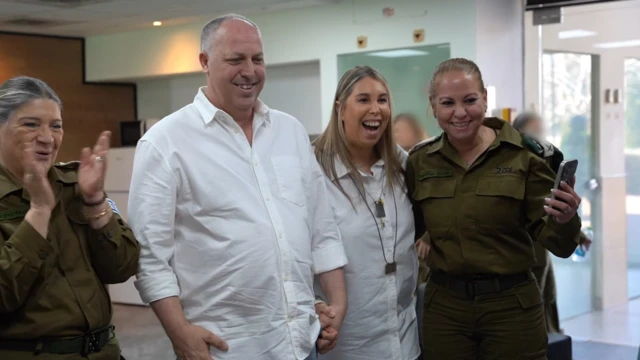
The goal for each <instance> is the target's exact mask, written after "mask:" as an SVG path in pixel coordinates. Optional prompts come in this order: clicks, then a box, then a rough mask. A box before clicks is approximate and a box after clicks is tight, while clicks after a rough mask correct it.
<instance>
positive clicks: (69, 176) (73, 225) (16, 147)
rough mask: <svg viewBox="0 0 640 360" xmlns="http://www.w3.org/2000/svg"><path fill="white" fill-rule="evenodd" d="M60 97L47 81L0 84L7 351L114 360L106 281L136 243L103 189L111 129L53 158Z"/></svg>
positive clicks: (2, 325) (117, 278)
mask: <svg viewBox="0 0 640 360" xmlns="http://www.w3.org/2000/svg"><path fill="white" fill-rule="evenodd" d="M60 109H61V102H60V99H59V98H58V96H57V95H56V94H55V93H54V91H53V90H52V89H51V88H50V87H49V86H48V85H47V84H45V83H44V82H42V81H40V80H38V79H34V78H29V77H17V78H13V79H10V80H8V81H6V82H5V83H3V84H2V85H0V165H1V166H0V246H1V251H0V358H1V359H12V360H21V359H35V358H38V359H40V358H46V359H52V360H55V359H65V360H66V359H69V360H72V359H87V358H90V359H92V360H94V359H95V360H103V359H104V360H108V359H113V360H117V359H119V358H120V348H119V345H118V342H117V340H116V338H115V335H114V333H113V327H112V326H110V322H111V314H112V309H111V303H110V299H109V294H108V292H107V288H106V286H105V284H115V283H121V282H124V281H126V280H127V279H129V278H130V277H131V276H132V275H134V274H135V272H136V270H137V266H138V254H139V248H138V243H137V241H136V239H135V238H134V236H133V234H132V232H131V230H130V229H129V227H128V226H127V225H126V224H125V223H124V222H123V221H122V219H121V218H120V216H119V215H118V212H117V208H116V207H115V205H114V204H113V202H112V201H111V200H109V199H107V198H106V195H105V193H104V189H103V186H104V178H105V171H106V165H107V164H106V155H107V151H108V150H109V138H110V133H109V132H104V133H102V134H101V135H100V137H99V138H98V141H97V143H96V144H95V146H94V147H93V149H89V148H85V149H83V150H82V154H81V161H80V162H72V163H66V164H56V165H54V161H55V159H56V155H57V153H58V149H59V148H60V145H61V142H62V133H63V130H62V117H61V115H60V111H61V110H60Z"/></svg>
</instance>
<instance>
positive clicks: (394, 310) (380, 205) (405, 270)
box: [314, 66, 420, 360]
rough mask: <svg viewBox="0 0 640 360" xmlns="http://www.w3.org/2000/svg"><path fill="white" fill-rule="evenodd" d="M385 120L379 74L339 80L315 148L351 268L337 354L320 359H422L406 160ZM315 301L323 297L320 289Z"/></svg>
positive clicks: (366, 71) (363, 69)
mask: <svg viewBox="0 0 640 360" xmlns="http://www.w3.org/2000/svg"><path fill="white" fill-rule="evenodd" d="M390 119H391V95H390V94H389V87H388V85H387V82H386V81H385V79H384V78H383V77H382V75H380V74H379V73H378V72H377V71H376V70H374V69H372V68H370V67H368V66H357V67H355V68H353V69H351V70H349V71H347V72H346V73H345V74H344V75H343V76H342V79H341V80H340V83H339V84H338V89H337V91H336V95H335V104H334V110H333V112H332V115H331V120H330V123H329V125H328V126H327V128H326V130H325V131H324V133H323V134H322V135H320V136H319V137H318V138H317V139H316V141H315V142H314V148H315V149H314V151H315V155H316V158H317V159H318V162H319V163H320V166H321V167H322V169H323V170H324V173H325V180H326V182H327V189H328V194H329V202H330V203H331V206H332V208H333V210H334V213H335V216H336V221H337V223H338V228H339V230H340V233H341V236H342V240H343V244H344V247H345V251H346V253H347V259H348V261H349V263H348V264H347V265H346V266H345V268H344V270H345V280H346V288H347V299H348V302H349V306H348V309H347V313H346V315H345V318H344V321H343V322H342V326H341V328H340V329H334V330H336V331H338V332H339V337H338V340H337V342H336V343H335V344H334V345H335V347H334V348H333V350H332V351H329V352H327V353H325V354H322V355H321V356H320V358H319V359H321V360H374V359H380V360H382V359H384V360H390V359H391V360H394V359H395V360H414V359H417V358H418V357H419V356H420V346H419V338H418V326H417V319H416V312H415V297H414V292H415V289H416V281H417V276H418V258H417V254H416V245H415V243H414V239H415V237H414V220H413V213H412V211H411V204H410V202H409V199H408V198H407V194H406V187H405V186H404V180H403V175H402V173H403V167H404V164H405V162H406V159H407V154H406V152H405V151H404V150H402V148H401V147H399V146H397V145H396V144H395V142H394V138H393V133H392V129H393V127H392V126H391V125H390ZM316 294H318V295H319V297H320V298H322V292H321V290H320V289H318V288H317V289H316ZM329 305H331V304H329ZM321 320H322V316H321ZM329 327H331V325H329Z"/></svg>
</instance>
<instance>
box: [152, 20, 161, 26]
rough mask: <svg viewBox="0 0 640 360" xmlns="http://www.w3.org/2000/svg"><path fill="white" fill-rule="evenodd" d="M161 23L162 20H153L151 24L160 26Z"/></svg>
mask: <svg viewBox="0 0 640 360" xmlns="http://www.w3.org/2000/svg"><path fill="white" fill-rule="evenodd" d="M160 25H162V21H154V22H153V26H160Z"/></svg>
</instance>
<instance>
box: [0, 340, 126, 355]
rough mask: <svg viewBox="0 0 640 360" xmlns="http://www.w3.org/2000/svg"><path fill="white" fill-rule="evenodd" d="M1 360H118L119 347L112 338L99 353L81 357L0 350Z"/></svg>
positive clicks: (116, 341)
mask: <svg viewBox="0 0 640 360" xmlns="http://www.w3.org/2000/svg"><path fill="white" fill-rule="evenodd" d="M0 359H2V360H5V359H7V360H87V359H89V360H120V345H119V344H118V340H117V339H116V338H115V337H114V338H113V339H111V341H109V343H108V344H107V345H105V346H104V347H103V348H102V350H100V352H97V353H93V354H89V355H88V356H86V357H85V356H82V355H80V354H47V353H41V354H38V355H34V354H33V353H31V352H26V351H7V350H0Z"/></svg>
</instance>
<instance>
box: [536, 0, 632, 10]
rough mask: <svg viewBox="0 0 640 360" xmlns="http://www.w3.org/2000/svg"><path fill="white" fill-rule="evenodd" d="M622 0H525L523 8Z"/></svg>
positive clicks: (543, 7) (544, 7)
mask: <svg viewBox="0 0 640 360" xmlns="http://www.w3.org/2000/svg"><path fill="white" fill-rule="evenodd" d="M613 1H624V0H525V10H535V9H546V8H551V7H565V6H574V5H587V4H596V3H603V2H613Z"/></svg>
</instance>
